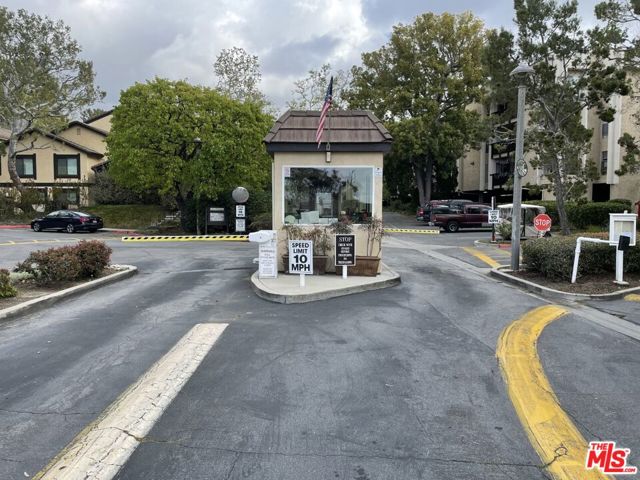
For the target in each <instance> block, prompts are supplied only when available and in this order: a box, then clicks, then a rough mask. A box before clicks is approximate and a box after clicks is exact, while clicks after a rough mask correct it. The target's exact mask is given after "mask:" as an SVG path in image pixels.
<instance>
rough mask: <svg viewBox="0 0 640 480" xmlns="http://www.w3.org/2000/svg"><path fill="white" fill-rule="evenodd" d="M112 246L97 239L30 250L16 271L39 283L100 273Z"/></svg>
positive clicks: (71, 279) (67, 279) (66, 280)
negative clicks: (46, 248) (72, 244)
mask: <svg viewBox="0 0 640 480" xmlns="http://www.w3.org/2000/svg"><path fill="white" fill-rule="evenodd" d="M110 256H111V249H110V248H109V247H107V246H106V245H105V244H104V243H103V242H99V241H96V240H93V241H82V242H80V243H79V244H78V245H74V246H68V247H58V248H50V249H48V250H39V251H36V252H31V254H29V256H28V257H27V259H26V260H25V261H24V262H22V263H19V264H18V265H17V266H16V268H15V271H16V272H26V273H28V274H30V275H31V276H32V277H33V279H34V281H35V282H36V283H37V284H38V285H51V284H54V283H58V282H73V281H76V280H79V279H82V278H90V277H93V276H95V275H97V274H98V273H100V272H101V271H102V270H104V268H105V267H106V266H107V265H108V264H109V259H110Z"/></svg>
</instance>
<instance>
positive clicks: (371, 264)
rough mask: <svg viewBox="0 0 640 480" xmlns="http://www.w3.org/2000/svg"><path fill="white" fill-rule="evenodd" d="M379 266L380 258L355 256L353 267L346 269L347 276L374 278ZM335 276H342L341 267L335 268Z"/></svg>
mask: <svg viewBox="0 0 640 480" xmlns="http://www.w3.org/2000/svg"><path fill="white" fill-rule="evenodd" d="M379 266H380V257H364V256H363V257H361V256H359V255H358V256H356V264H355V266H353V267H347V275H353V276H356V277H375V276H376V275H377V274H378V267H379ZM314 268H315V266H314ZM336 275H342V267H336Z"/></svg>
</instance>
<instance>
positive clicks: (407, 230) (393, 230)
mask: <svg viewBox="0 0 640 480" xmlns="http://www.w3.org/2000/svg"><path fill="white" fill-rule="evenodd" d="M384 231H385V232H386V233H422V234H424V235H440V229H439V228H438V229H431V230H428V229H425V228H385V229H384Z"/></svg>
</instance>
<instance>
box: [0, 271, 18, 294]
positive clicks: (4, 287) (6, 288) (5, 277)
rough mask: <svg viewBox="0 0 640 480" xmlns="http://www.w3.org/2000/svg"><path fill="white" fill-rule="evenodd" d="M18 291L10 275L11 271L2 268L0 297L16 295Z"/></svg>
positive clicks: (0, 273)
mask: <svg viewBox="0 0 640 480" xmlns="http://www.w3.org/2000/svg"><path fill="white" fill-rule="evenodd" d="M17 294H18V291H17V290H16V289H15V287H14V286H13V285H11V280H10V277H9V271H8V270H5V269H3V268H0V298H9V297H15V296H16V295H17Z"/></svg>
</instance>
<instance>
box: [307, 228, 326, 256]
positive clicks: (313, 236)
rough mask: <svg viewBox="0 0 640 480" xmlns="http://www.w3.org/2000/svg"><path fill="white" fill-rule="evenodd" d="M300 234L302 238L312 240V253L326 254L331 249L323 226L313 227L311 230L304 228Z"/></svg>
mask: <svg viewBox="0 0 640 480" xmlns="http://www.w3.org/2000/svg"><path fill="white" fill-rule="evenodd" d="M302 236H303V240H311V241H312V242H313V254H314V255H321V256H326V255H327V252H328V251H329V250H330V249H331V241H330V240H329V234H328V233H327V229H326V228H324V227H313V228H312V229H311V230H306V231H305V232H304V233H303V234H302Z"/></svg>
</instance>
